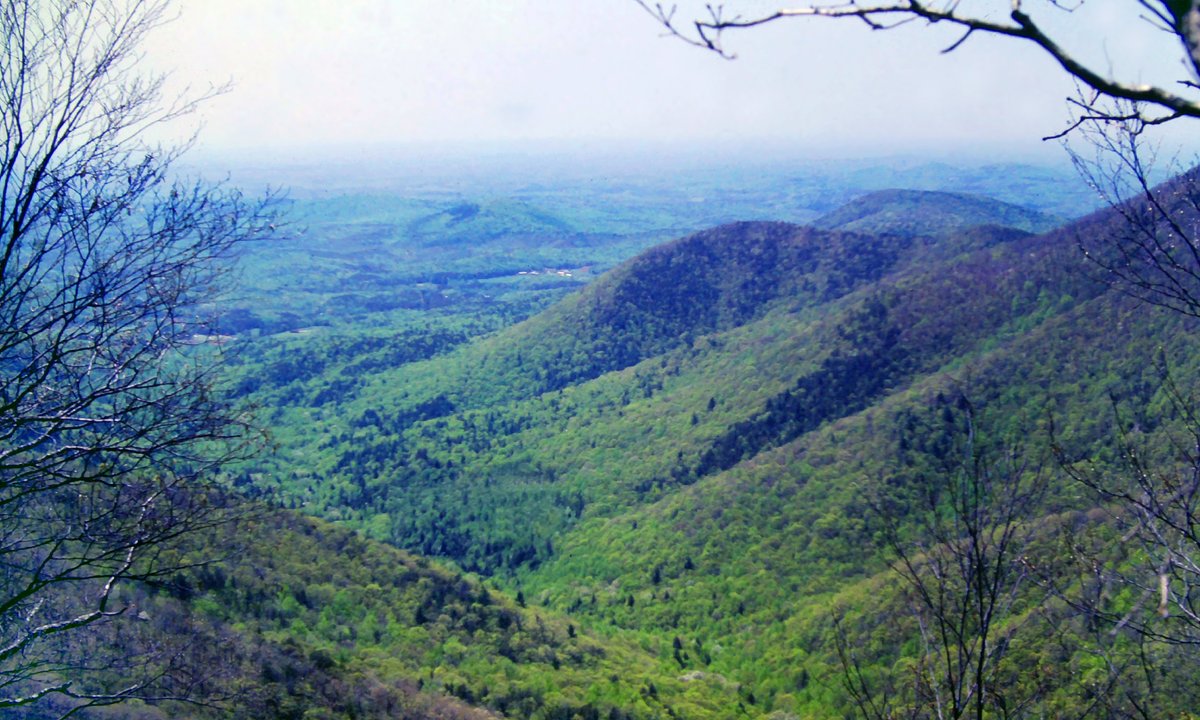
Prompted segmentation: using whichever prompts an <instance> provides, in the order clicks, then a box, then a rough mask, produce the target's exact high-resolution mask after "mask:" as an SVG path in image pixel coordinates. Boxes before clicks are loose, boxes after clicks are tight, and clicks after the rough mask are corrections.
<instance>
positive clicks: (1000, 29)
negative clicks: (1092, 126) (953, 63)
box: [634, 0, 1200, 137]
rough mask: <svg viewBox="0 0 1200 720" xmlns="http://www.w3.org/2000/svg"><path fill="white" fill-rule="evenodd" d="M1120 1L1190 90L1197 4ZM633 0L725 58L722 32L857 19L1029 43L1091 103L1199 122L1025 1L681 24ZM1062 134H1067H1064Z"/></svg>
mask: <svg viewBox="0 0 1200 720" xmlns="http://www.w3.org/2000/svg"><path fill="white" fill-rule="evenodd" d="M1126 1H1127V2H1133V3H1134V4H1135V5H1137V6H1138V7H1140V8H1141V9H1142V10H1143V11H1144V12H1145V13H1146V17H1147V19H1148V20H1149V21H1150V23H1151V25H1148V27H1152V28H1153V29H1155V30H1158V31H1162V32H1165V33H1167V34H1168V35H1170V36H1171V38H1172V39H1173V40H1174V41H1175V43H1176V45H1177V46H1178V47H1179V48H1180V51H1181V53H1182V57H1181V61H1182V62H1183V64H1184V65H1185V67H1186V68H1187V69H1188V72H1189V74H1190V76H1189V77H1185V78H1182V79H1181V80H1180V81H1179V83H1178V84H1179V86H1180V87H1181V88H1184V89H1186V90H1193V91H1194V90H1196V82H1197V81H1198V80H1200V2H1197V1H1196V0H1126ZM634 2H636V3H637V4H638V5H639V6H641V7H642V8H643V9H644V10H645V11H646V12H647V13H649V14H650V15H651V16H652V17H653V18H654V19H655V20H656V21H657V22H658V23H659V24H660V25H662V26H663V27H664V28H665V29H666V31H667V33H668V34H669V35H672V36H674V37H676V38H679V39H681V40H683V41H684V42H686V43H688V44H690V45H694V46H696V47H700V48H703V49H705V50H709V51H712V52H715V53H717V54H718V55H720V56H722V57H725V58H730V59H732V58H734V57H736V55H735V54H734V53H732V52H730V51H729V50H727V49H726V46H725V44H724V39H725V35H726V33H728V32H731V31H737V30H746V29H751V28H756V27H761V26H763V25H768V24H772V23H776V22H779V21H782V20H789V19H797V18H825V19H832V20H857V21H861V22H863V23H865V24H866V25H867V26H868V27H870V28H871V29H872V30H890V29H893V28H896V27H898V26H900V25H904V24H908V23H911V22H916V21H924V22H926V23H928V24H930V25H934V24H940V25H948V26H953V27H957V28H961V29H962V31H963V32H962V35H961V36H960V37H959V39H958V40H956V41H955V42H954V43H952V44H951V45H950V46H949V47H947V48H945V50H944V51H943V52H953V51H955V50H957V49H958V48H960V47H961V46H962V45H963V43H965V42H966V41H967V40H968V39H969V38H971V37H972V36H973V35H974V34H976V33H983V34H989V35H998V36H1002V37H1008V38H1012V39H1015V40H1020V41H1022V42H1024V43H1026V44H1027V45H1030V46H1033V47H1035V48H1036V49H1037V50H1038V51H1039V52H1041V53H1042V54H1044V55H1046V56H1048V57H1049V58H1051V59H1052V60H1053V61H1054V62H1055V63H1057V64H1058V66H1059V67H1060V68H1062V70H1063V71H1064V72H1066V73H1067V74H1068V75H1069V76H1070V77H1072V78H1074V79H1075V80H1076V81H1077V82H1079V83H1080V84H1082V85H1083V86H1085V87H1087V88H1091V89H1092V90H1094V91H1095V93H1096V94H1097V97H1098V99H1102V100H1104V101H1112V100H1123V101H1127V102H1132V103H1137V108H1138V110H1139V111H1142V112H1146V111H1149V110H1150V109H1154V110H1156V111H1157V114H1154V115H1150V114H1144V115H1141V116H1140V117H1141V119H1142V120H1144V121H1146V122H1150V123H1162V122H1167V121H1169V120H1173V119H1176V118H1180V117H1192V118H1200V96H1197V95H1196V94H1195V93H1194V92H1193V93H1182V92H1179V91H1177V90H1174V89H1171V88H1167V87H1163V86H1159V85H1153V84H1147V83H1135V82H1127V81H1121V80H1118V79H1115V78H1114V77H1112V76H1111V75H1110V74H1109V73H1108V72H1107V71H1106V70H1102V69H1098V68H1095V67H1092V66H1090V65H1089V64H1087V63H1086V62H1084V61H1083V60H1080V59H1079V58H1078V57H1077V56H1076V55H1074V54H1072V53H1071V52H1070V51H1069V50H1068V49H1067V48H1065V47H1064V46H1063V44H1062V42H1061V41H1060V40H1058V39H1056V38H1055V37H1054V36H1053V35H1052V34H1051V33H1050V32H1048V31H1047V30H1046V29H1045V24H1044V23H1042V22H1039V21H1038V19H1037V18H1036V17H1035V13H1033V12H1030V11H1028V10H1027V8H1026V3H1025V2H1022V0H1011V2H1009V3H1004V4H996V8H995V9H996V10H1000V9H1001V7H1003V6H1005V5H1006V6H1007V13H1006V14H1007V18H1006V19H1005V20H994V19H992V18H991V16H990V15H989V14H987V13H986V12H985V11H986V10H987V8H986V7H984V8H978V7H976V10H977V14H968V13H966V12H964V11H963V10H962V8H961V5H962V3H960V2H958V1H949V2H947V1H945V0H928V1H927V0H892V1H884V2H874V3H859V2H854V1H853V0H852V1H851V2H845V3H840V4H830V3H812V4H806V5H801V6H798V7H792V8H780V9H778V10H775V11H773V12H767V13H763V14H760V15H753V16H750V17H743V16H741V15H737V14H733V13H731V12H730V11H729V10H728V9H727V7H726V6H725V5H724V4H716V5H712V4H709V5H706V6H705V15H703V16H701V17H696V18H689V19H680V18H679V15H680V13H679V11H678V7H677V6H676V5H674V4H672V5H664V4H662V3H657V2H655V3H652V2H650V0H634ZM1043 4H1044V5H1046V6H1048V7H1050V8H1053V9H1055V10H1059V11H1067V12H1071V11H1074V10H1075V9H1076V8H1075V7H1068V6H1066V5H1064V4H1062V3H1060V2H1056V1H1055V0H1045V1H1044V2H1043ZM1101 107H1102V104H1101V103H1097V104H1096V105H1093V106H1091V107H1090V108H1089V113H1088V114H1093V115H1095V114H1099V113H1100V112H1101V110H1100V108H1101ZM1069 131H1070V130H1069V129H1068V130H1067V131H1066V132H1069ZM1062 134H1065V133H1062ZM1056 136H1057V135H1056ZM1056 136H1052V137H1056Z"/></svg>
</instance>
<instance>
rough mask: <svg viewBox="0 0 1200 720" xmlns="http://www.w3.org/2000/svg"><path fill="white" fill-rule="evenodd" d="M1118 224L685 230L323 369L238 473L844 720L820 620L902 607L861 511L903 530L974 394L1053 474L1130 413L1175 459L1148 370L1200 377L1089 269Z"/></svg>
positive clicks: (1186, 351)
mask: <svg viewBox="0 0 1200 720" xmlns="http://www.w3.org/2000/svg"><path fill="white" fill-rule="evenodd" d="M1121 222H1122V221H1121V219H1120V218H1118V217H1116V216H1115V215H1114V214H1113V213H1111V212H1101V213H1097V214H1095V215H1092V216H1089V217H1087V218H1084V219H1082V220H1080V221H1077V222H1075V223H1072V224H1070V225H1068V226H1066V227H1064V228H1061V229H1059V230H1056V231H1053V232H1050V233H1047V234H1044V235H1037V236H1034V235H1029V234H1028V233H1026V232H1023V231H1020V230H1015V229H1004V228H997V227H991V228H967V229H960V230H954V231H951V232H945V233H943V234H942V235H940V236H938V237H936V238H931V237H923V236H913V235H909V234H904V233H903V232H901V233H890V234H883V235H879V236H873V235H864V234H858V233H846V232H826V231H820V230H814V229H811V228H804V227H799V226H794V225H788V224H782V223H740V224H733V225H727V226H722V227H720V228H716V229H713V230H710V231H705V232H702V233H698V234H696V235H692V236H689V237H687V238H683V239H680V240H677V241H674V242H672V243H668V244H666V245H663V246H659V247H657V248H654V249H652V250H650V251H648V252H646V253H644V254H643V255H640V256H638V257H637V258H634V259H633V260H631V261H629V262H627V263H625V264H623V265H621V266H620V267H618V268H617V269H615V270H613V271H612V272H610V273H609V274H607V275H606V276H604V277H603V278H601V279H599V280H597V281H596V282H595V283H593V284H591V285H589V286H588V287H587V288H585V289H584V290H582V291H581V292H579V293H578V294H576V295H573V296H571V297H569V298H567V299H566V300H564V301H562V302H560V303H559V304H558V305H556V306H554V307H552V308H550V309H549V310H547V311H545V312H543V313H541V314H539V315H537V316H535V317H533V318H531V319H529V320H528V321H525V322H524V323H521V324H519V325H516V326H514V327H511V328H509V329H507V330H504V331H501V332H499V333H497V334H495V335H493V336H490V337H487V338H484V339H482V340H478V341H475V342H472V343H470V344H468V345H465V346H463V347H461V348H459V349H458V350H456V351H454V352H451V353H449V354H447V355H443V356H440V357H434V358H432V359H429V360H422V361H418V362H405V363H403V364H400V365H397V366H395V367H387V366H379V365H375V366H372V367H370V368H369V369H366V368H363V367H362V366H360V365H355V363H354V361H353V359H351V358H347V359H345V360H341V359H338V360H334V361H333V362H330V363H328V365H327V366H325V367H323V368H322V372H321V373H320V374H319V375H317V376H314V377H311V378H308V379H306V380H304V381H303V382H301V383H298V384H296V385H295V386H294V387H293V389H292V390H291V391H290V392H292V395H293V397H294V398H296V401H295V402H293V403H292V404H290V405H288V406H286V407H278V408H276V409H275V410H274V413H273V421H274V423H275V424H276V426H277V440H278V441H279V443H280V453H279V455H278V456H277V457H276V458H275V459H274V460H272V461H271V463H269V464H266V465H261V466H258V467H253V468H246V470H245V471H244V473H243V476H242V479H241V481H240V482H241V483H242V485H243V487H245V488H247V489H248V490H251V491H255V492H259V491H263V490H270V491H272V492H275V493H278V497H280V498H281V499H282V500H283V501H284V502H285V503H287V504H289V505H292V506H295V507H301V506H303V507H305V509H306V510H307V511H309V512H314V513H317V514H321V515H324V516H326V517H328V518H331V519H334V520H339V521H342V522H344V523H346V524H348V525H349V526H351V527H354V528H357V529H359V530H361V531H363V532H364V533H366V534H367V535H369V536H371V537H374V538H377V539H380V540H385V541H387V542H389V543H392V544H395V545H398V546H400V547H402V548H406V549H408V550H411V551H415V552H419V553H422V554H425V555H432V556H435V557H438V558H442V559H444V560H447V561H450V562H453V563H455V564H457V565H458V566H460V567H461V568H464V569H466V570H469V571H472V572H476V573H480V574H482V575H486V576H491V577H492V578H494V579H495V581H496V582H497V583H499V585H500V586H502V587H504V588H505V589H506V590H507V591H508V592H509V593H511V594H512V595H514V596H515V595H516V594H517V593H518V592H519V593H520V596H521V597H522V598H524V599H526V600H527V601H528V602H530V603H537V604H541V605H547V606H549V607H550V608H552V609H553V610H554V611H556V612H560V613H565V614H566V615H567V616H568V617H570V618H571V623H573V624H575V623H578V624H579V626H580V627H587V628H590V629H591V631H593V632H598V633H600V634H601V635H605V636H607V635H611V636H612V637H614V638H621V639H628V638H636V639H637V640H638V642H639V644H640V646H641V647H642V648H643V650H647V651H649V652H650V653H651V654H653V655H655V656H656V657H657V659H658V661H659V662H662V663H666V665H667V667H672V668H673V669H675V670H677V671H678V673H679V674H680V675H679V677H684V676H688V677H693V678H700V677H704V678H710V679H715V680H714V682H716V685H717V686H720V687H725V686H726V684H728V687H735V688H737V695H738V702H740V703H741V706H742V708H743V709H747V708H748V710H746V711H747V712H761V711H776V710H778V711H785V712H796V713H801V714H803V715H810V714H811V715H813V716H816V717H833V716H840V715H841V714H843V713H844V712H845V711H847V710H848V704H847V703H848V699H847V697H846V695H845V693H844V689H843V685H842V677H841V675H840V672H841V670H840V667H841V666H840V663H839V661H838V658H837V655H836V653H835V652H834V648H833V644H832V642H833V638H832V636H831V629H830V628H831V617H832V613H833V612H834V610H837V612H838V613H844V614H846V615H847V617H859V618H863V617H866V608H867V607H868V606H873V605H879V606H880V607H890V608H892V610H890V611H889V612H893V613H895V612H902V611H900V610H897V609H896V606H895V603H896V602H898V600H896V598H897V597H898V596H897V595H896V590H895V587H894V582H892V580H891V579H890V574H889V573H888V571H887V570H886V564H885V562H884V557H885V556H884V554H883V553H882V552H881V550H880V548H879V546H878V544H877V539H878V532H879V528H878V527H877V526H876V525H874V524H873V521H872V519H871V518H872V515H871V510H870V506H871V503H872V498H876V497H879V496H881V495H887V496H888V497H889V498H891V500H890V502H892V503H893V505H892V508H893V511H894V512H895V514H896V517H897V519H898V521H899V522H900V523H901V524H902V525H904V523H905V522H906V521H905V518H907V517H909V514H910V511H911V504H912V503H913V502H915V501H916V500H917V498H919V497H921V496H922V493H923V492H924V490H923V488H926V487H927V486H929V485H930V484H931V483H935V482H936V481H937V480H938V478H939V477H941V475H942V474H943V473H944V468H945V467H946V462H947V453H948V452H950V448H953V447H954V435H955V433H956V432H957V430H956V426H955V424H954V423H953V422H951V421H950V420H948V418H950V417H952V416H954V413H955V412H957V410H956V408H957V407H959V405H960V404H961V402H963V400H967V401H969V402H970V403H971V404H972V405H974V406H976V407H978V408H979V415H978V418H979V432H980V437H981V438H982V437H986V438H989V441H990V442H993V443H995V444H1001V443H1003V442H1007V441H1009V440H1012V439H1014V438H1019V439H1020V441H1021V442H1020V444H1021V446H1022V447H1023V448H1025V449H1026V451H1027V452H1029V453H1030V454H1031V457H1033V456H1037V457H1040V458H1041V459H1042V460H1041V462H1042V464H1046V463H1048V462H1049V461H1048V459H1047V458H1048V448H1049V446H1050V445H1051V442H1052V437H1053V442H1054V443H1056V445H1057V447H1058V449H1059V452H1060V453H1062V454H1065V455H1069V456H1070V457H1080V458H1088V459H1091V460H1093V461H1095V462H1097V463H1099V464H1100V465H1101V466H1102V467H1103V466H1106V464H1111V463H1113V462H1115V461H1116V460H1117V459H1118V458H1117V455H1119V452H1118V450H1117V449H1115V448H1114V439H1113V438H1114V432H1115V426H1116V424H1117V421H1116V417H1117V416H1118V413H1124V414H1126V415H1128V416H1129V417H1132V418H1136V421H1137V423H1138V428H1139V432H1140V433H1143V434H1144V435H1145V437H1146V438H1147V442H1148V446H1149V448H1150V450H1149V452H1150V453H1151V454H1150V456H1151V457H1162V458H1166V457H1169V452H1168V449H1167V446H1166V444H1165V443H1164V441H1163V437H1164V436H1163V435H1162V433H1163V432H1164V430H1165V429H1167V428H1170V427H1171V426H1172V424H1173V423H1174V422H1175V420H1174V419H1173V418H1172V417H1171V413H1170V411H1169V403H1168V402H1167V401H1166V400H1165V398H1164V394H1163V393H1164V391H1163V385H1162V374H1161V371H1162V368H1161V366H1159V365H1157V364H1156V363H1155V362H1151V361H1149V360H1150V359H1152V358H1154V357H1156V355H1158V356H1161V357H1163V358H1164V359H1165V362H1166V363H1167V364H1169V365H1170V367H1171V368H1172V373H1173V375H1174V377H1175V379H1176V381H1177V382H1179V383H1183V384H1185V385H1188V384H1190V383H1193V382H1194V381H1195V380H1196V379H1197V378H1198V377H1200V373H1198V369H1197V367H1196V361H1195V358H1197V357H1200V343H1198V342H1197V339H1196V337H1195V333H1193V332H1191V331H1190V329H1189V327H1188V325H1187V323H1186V321H1185V320H1184V319H1182V318H1180V317H1179V316H1175V315H1172V314H1169V313H1164V312H1159V311H1155V310H1152V309H1149V308H1147V307H1146V306H1144V305H1141V304H1139V303H1137V302H1136V301H1134V300H1132V299H1130V298H1128V297H1126V296H1124V295H1122V294H1121V293H1119V292H1117V291H1115V290H1113V289H1112V288H1111V287H1109V286H1108V285H1106V284H1105V283H1103V282H1101V281H1100V280H1099V279H1098V278H1097V273H1096V272H1095V266H1094V265H1092V264H1090V263H1088V262H1086V261H1084V260H1083V259H1082V255H1081V253H1080V252H1079V243H1080V242H1081V241H1087V242H1090V241H1092V240H1096V239H1103V238H1104V237H1106V236H1108V235H1110V234H1112V233H1115V232H1119V231H1120V230H1121V229H1122V225H1121ZM1100 244H1101V245H1103V243H1100ZM331 380H332V381H335V382H337V383H338V386H337V391H336V392H323V390H325V389H328V383H329V382H330V381H331ZM306 398H307V401H306ZM1051 428H1053V435H1052V433H1051ZM1156 453H1157V455H1156ZM1051 472H1052V475H1053V477H1054V479H1053V482H1052V487H1051V489H1050V491H1049V492H1048V493H1047V494H1046V497H1045V498H1044V501H1043V502H1042V503H1041V504H1040V505H1038V506H1037V507H1036V508H1035V509H1034V511H1033V512H1034V514H1035V517H1030V518H1029V520H1030V522H1042V520H1041V519H1040V518H1041V517H1043V516H1044V517H1045V518H1047V520H1046V521H1045V525H1046V527H1047V528H1054V527H1057V526H1058V525H1059V524H1060V523H1059V521H1058V520H1055V518H1063V517H1070V516H1071V515H1070V514H1071V513H1073V512H1076V511H1086V510H1088V509H1090V508H1091V507H1092V506H1093V504H1094V499H1092V498H1090V497H1088V496H1087V495H1086V493H1083V492H1081V490H1080V488H1079V487H1077V486H1076V485H1073V484H1072V483H1071V481H1070V480H1069V478H1067V477H1066V476H1065V475H1063V474H1062V473H1053V471H1051ZM905 527H910V530H909V531H911V523H909V525H906V526H905ZM906 532H907V531H906ZM868 625H869V623H868ZM863 632H865V631H863ZM880 637H882V635H881V636H880ZM869 639H870V638H866V639H865V640H864V642H866V640H869ZM343 642H344V643H348V644H349V646H351V647H353V639H352V638H351V639H350V640H346V639H343ZM868 645H870V643H868ZM897 652H898V650H897V648H896V647H892V646H887V647H876V648H875V649H873V650H871V654H869V655H868V656H867V662H869V663H877V664H879V665H878V666H879V667H884V666H885V665H886V664H890V663H893V662H900V660H898V659H897V658H898V657H899V656H898V655H897ZM901 654H902V653H901ZM1060 662H1061V663H1065V664H1066V666H1070V664H1071V663H1073V662H1075V659H1074V657H1073V656H1072V655H1070V654H1068V655H1067V656H1065V657H1064V658H1062V659H1061V660H1060ZM672 664H673V665H672ZM1051 690H1052V691H1053V692H1056V693H1058V695H1055V697H1057V698H1059V699H1060V700H1061V701H1063V702H1070V698H1071V697H1072V696H1071V693H1072V692H1074V691H1073V690H1072V689H1071V688H1070V687H1069V686H1068V685H1066V684H1064V685H1062V686H1055V687H1053V688H1051ZM469 692H470V693H471V694H470V695H469V696H468V695H464V697H469V698H472V697H473V698H475V699H476V700H478V699H479V698H478V697H477V696H475V695H474V693H475V692H476V691H475V690H470V691H469ZM1048 692H1049V691H1048ZM483 702H484V704H485V705H487V706H488V707H492V708H493V709H496V707H497V706H496V705H494V704H490V701H487V700H484V701H483ZM700 705H703V703H700ZM614 707H616V705H614ZM697 712H699V713H701V714H700V715H695V716H701V715H703V714H704V712H707V711H699V710H698V711H697ZM712 712H714V714H715V715H716V716H723V717H729V716H733V714H734V711H733V710H732V709H731V708H730V707H724V708H722V709H719V710H713V711H712Z"/></svg>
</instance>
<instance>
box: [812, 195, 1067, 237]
mask: <svg viewBox="0 0 1200 720" xmlns="http://www.w3.org/2000/svg"><path fill="white" fill-rule="evenodd" d="M1063 222H1064V221H1063V220H1062V219H1061V218H1057V217H1053V216H1051V215H1047V214H1045V213H1042V212H1038V211H1036V210H1032V209H1030V208H1026V207H1022V206H1020V205H1013V204H1012V203H1006V202H1001V201H1000V200H995V199H993V198H989V197H983V196H980V195H968V194H963V193H950V192H938V191H931V190H879V191H876V192H872V193H868V194H867V195H863V196H862V197H860V198H858V199H857V200H854V201H852V202H850V203H847V204H846V205H844V206H842V207H840V208H838V209H837V210H834V211H833V212H831V213H828V214H827V215H823V216H822V217H820V218H818V219H816V220H814V221H813V223H812V224H813V227H817V228H822V229H825V230H845V231H849V232H861V233H891V234H897V235H944V234H946V233H949V232H953V231H956V230H963V229H965V228H969V227H977V226H984V225H995V226H998V227H1008V228H1014V229H1017V230H1024V231H1026V232H1030V233H1040V232H1047V231H1049V230H1052V229H1054V228H1055V227H1058V226H1059V225H1062V224H1063Z"/></svg>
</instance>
